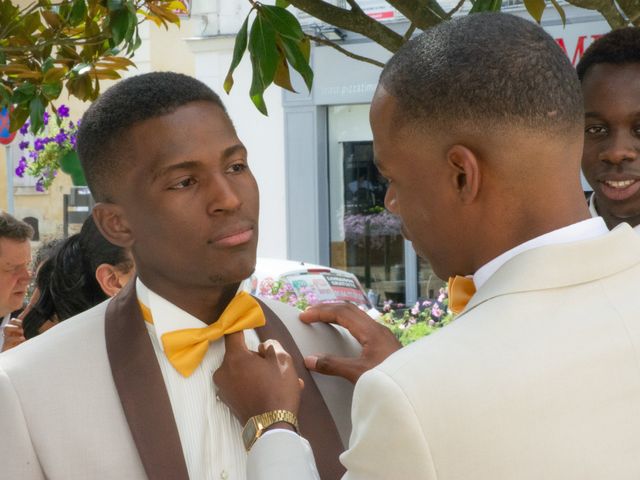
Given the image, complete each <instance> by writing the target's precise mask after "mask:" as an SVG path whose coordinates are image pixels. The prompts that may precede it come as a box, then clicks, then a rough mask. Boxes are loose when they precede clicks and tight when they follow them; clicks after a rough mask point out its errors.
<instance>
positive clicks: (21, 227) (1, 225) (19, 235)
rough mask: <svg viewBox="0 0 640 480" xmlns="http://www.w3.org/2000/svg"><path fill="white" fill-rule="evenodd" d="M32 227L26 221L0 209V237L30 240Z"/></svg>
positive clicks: (19, 240)
mask: <svg viewBox="0 0 640 480" xmlns="http://www.w3.org/2000/svg"><path fill="white" fill-rule="evenodd" d="M32 237H33V228H31V225H29V224H28V223H26V222H23V221H22V220H18V219H17V218H16V217H14V216H13V215H11V214H9V213H7V212H3V211H0V238H10V239H11V240H16V241H18V242H22V241H25V240H31V238H32Z"/></svg>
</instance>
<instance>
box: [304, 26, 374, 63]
mask: <svg viewBox="0 0 640 480" xmlns="http://www.w3.org/2000/svg"><path fill="white" fill-rule="evenodd" d="M306 35H307V37H308V38H309V39H310V40H313V41H314V42H316V43H319V44H321V45H326V46H328V47H331V48H335V49H336V50H338V51H339V52H340V53H343V54H344V55H346V56H347V57H350V58H353V59H355V60H359V61H361V62H365V63H370V64H371V65H375V66H376V67H380V68H384V63H382V62H379V61H378V60H374V59H373V58H369V57H363V56H362V55H358V54H357V53H353V52H350V51H349V50H345V49H344V48H342V47H341V46H340V45H338V44H337V43H334V42H332V41H331V40H327V39H326V38H322V37H316V36H315V35H309V34H308V33H307V34H306Z"/></svg>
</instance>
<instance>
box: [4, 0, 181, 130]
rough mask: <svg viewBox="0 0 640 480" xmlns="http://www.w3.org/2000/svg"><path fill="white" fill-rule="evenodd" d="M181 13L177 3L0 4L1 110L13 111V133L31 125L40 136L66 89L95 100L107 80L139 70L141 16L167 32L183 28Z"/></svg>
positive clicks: (64, 0) (67, 0)
mask: <svg viewBox="0 0 640 480" xmlns="http://www.w3.org/2000/svg"><path fill="white" fill-rule="evenodd" d="M181 8H184V7H183V6H182V4H181V3H180V2H177V1H171V0H106V1H104V0H61V1H59V2H57V3H52V2H50V1H46V0H40V1H38V2H35V3H32V4H30V5H29V6H27V7H25V8H23V9H19V8H18V7H17V6H15V5H14V4H13V3H12V2H11V0H0V107H12V112H11V117H10V119H11V130H12V131H16V130H18V129H19V128H20V127H21V126H22V125H23V124H24V123H25V122H26V121H27V119H28V118H30V119H31V129H32V131H33V132H38V131H39V130H40V129H41V128H42V127H43V123H42V116H43V113H44V111H45V110H46V108H47V106H48V105H49V104H51V103H52V102H55V101H56V100H57V99H58V98H59V96H60V94H61V93H62V90H63V88H64V87H66V88H67V90H68V91H69V93H70V94H71V95H73V96H75V97H77V98H79V99H81V100H94V99H95V98H96V97H97V96H98V94H99V93H100V80H103V79H109V80H114V79H118V78H120V73H119V71H121V70H126V69H127V68H129V67H130V66H133V62H132V61H131V60H130V59H129V58H127V57H128V56H131V55H132V54H133V52H134V51H135V49H136V48H138V47H139V46H140V36H139V34H138V24H139V21H138V14H140V15H142V16H143V17H144V18H146V19H148V20H151V21H153V22H154V23H156V24H158V25H164V26H165V27H167V26H168V25H169V24H178V23H179V18H178V16H177V15H176V14H175V13H174V11H175V10H177V9H181Z"/></svg>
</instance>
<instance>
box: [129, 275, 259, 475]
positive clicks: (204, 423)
mask: <svg viewBox="0 0 640 480" xmlns="http://www.w3.org/2000/svg"><path fill="white" fill-rule="evenodd" d="M136 291H137V294H138V300H139V301H140V302H141V303H142V304H143V305H144V306H146V307H147V308H148V309H149V310H150V311H151V315H152V317H153V325H152V324H149V323H147V322H145V324H146V326H147V330H148V331H149V336H150V337H151V343H152V344H153V350H154V351H155V353H156V357H157V358H158V363H159V364H160V370H161V371H162V377H163V378H164V382H165V385H166V387H167V392H168V394H169V400H170V401H171V407H172V409H173V414H174V417H175V420H176V424H177V427H178V434H179V436H180V442H181V443H182V449H183V452H184V456H185V460H186V464H187V470H188V472H189V478H192V479H193V480H244V479H245V478H246V461H247V453H246V451H245V448H244V444H243V442H242V426H241V425H240V423H239V422H238V420H237V419H236V418H235V417H234V416H233V414H232V413H231V411H230V410H229V408H228V407H227V406H226V405H225V404H224V403H223V402H222V401H220V400H218V399H217V398H216V391H215V390H216V387H215V385H214V383H213V373H214V372H215V371H216V370H217V369H218V367H220V364H221V363H222V359H223V357H224V352H225V348H224V340H223V339H220V340H217V341H215V342H211V343H210V345H209V350H207V353H206V354H205V357H204V359H203V360H202V363H201V364H200V365H199V366H198V367H197V368H196V370H195V371H194V372H193V373H192V374H191V375H190V376H189V377H183V376H182V375H181V374H180V373H179V372H178V371H177V370H176V369H175V368H173V366H172V365H171V363H169V360H168V359H167V357H166V356H165V354H164V351H163V346H162V341H161V337H162V335H163V334H165V333H167V332H171V331H174V330H181V329H184V328H204V327H206V326H207V324H206V323H204V322H202V321H200V320H198V319H197V318H195V317H194V316H192V315H190V314H189V313H187V312H185V311H184V310H182V309H180V308H178V307H177V306H175V305H174V304H172V303H171V302H169V301H167V300H165V299H164V298H162V297H161V296H159V295H158V294H156V293H154V292H152V291H151V290H149V289H148V288H147V287H146V286H145V285H144V284H143V283H142V281H140V279H137V280H136ZM244 336H245V342H246V343H247V347H248V348H249V349H251V350H256V349H257V346H258V344H259V343H260V342H259V339H258V335H257V334H256V332H255V330H245V332H244Z"/></svg>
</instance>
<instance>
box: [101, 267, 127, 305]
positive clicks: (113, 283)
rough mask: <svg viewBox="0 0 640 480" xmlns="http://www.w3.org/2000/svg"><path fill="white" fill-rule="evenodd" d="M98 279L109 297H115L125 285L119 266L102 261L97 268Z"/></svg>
mask: <svg viewBox="0 0 640 480" xmlns="http://www.w3.org/2000/svg"><path fill="white" fill-rule="evenodd" d="M96 280H97V281H98V284H99V285H100V288H102V291H103V292H104V293H105V294H106V295H108V296H109V297H113V296H114V295H115V294H116V293H118V292H119V291H120V290H121V289H122V287H123V285H122V282H121V281H120V275H119V274H118V270H117V268H116V267H115V266H114V265H109V264H108V263H102V264H100V265H99V266H98V268H97V269H96Z"/></svg>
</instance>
